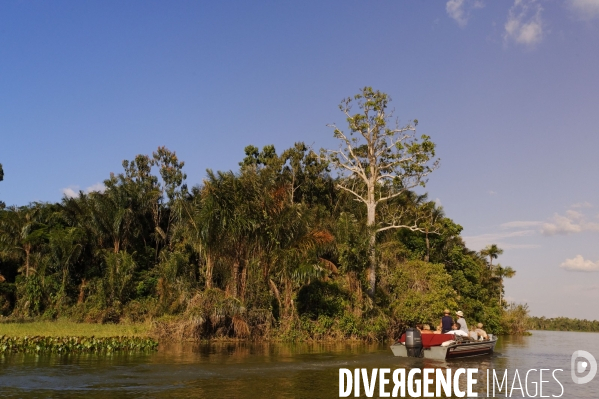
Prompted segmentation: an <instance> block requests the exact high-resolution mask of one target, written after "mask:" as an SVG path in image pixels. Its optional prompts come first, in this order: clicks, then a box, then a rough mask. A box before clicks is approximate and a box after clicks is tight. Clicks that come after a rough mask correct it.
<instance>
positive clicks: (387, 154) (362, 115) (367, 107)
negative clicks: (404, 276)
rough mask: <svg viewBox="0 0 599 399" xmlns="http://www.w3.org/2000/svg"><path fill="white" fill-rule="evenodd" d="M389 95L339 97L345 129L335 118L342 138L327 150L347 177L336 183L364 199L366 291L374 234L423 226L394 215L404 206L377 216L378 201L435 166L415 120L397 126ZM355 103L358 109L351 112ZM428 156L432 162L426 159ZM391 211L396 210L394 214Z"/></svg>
mask: <svg viewBox="0 0 599 399" xmlns="http://www.w3.org/2000/svg"><path fill="white" fill-rule="evenodd" d="M390 100H391V99H390V98H389V96H388V95H387V94H385V93H382V92H380V91H378V90H377V91H374V90H373V89H372V88H371V87H365V88H363V89H362V90H361V92H360V93H358V94H356V95H355V96H354V97H353V98H351V97H348V98H346V99H344V100H343V101H342V102H341V104H340V105H339V109H340V110H341V111H342V112H343V113H344V114H345V116H346V118H347V122H348V126H349V133H344V132H343V131H342V130H341V129H339V128H338V127H337V126H336V125H335V124H332V125H328V126H329V127H331V128H333V129H334V135H335V137H336V138H337V139H339V140H340V141H341V145H340V148H339V149H338V150H330V151H328V154H329V160H330V162H331V164H332V165H334V166H335V167H336V168H337V169H338V170H339V171H340V173H341V175H343V176H346V177H347V178H346V179H342V180H340V183H339V184H338V187H339V188H340V189H342V190H345V191H348V192H350V193H351V194H353V195H354V196H355V197H356V200H358V201H361V202H363V203H364V204H365V205H366V209H367V221H366V224H367V226H368V228H369V234H370V241H369V258H370V260H369V263H370V265H369V271H368V281H369V295H370V296H371V297H373V296H374V292H375V288H376V235H377V233H378V232H381V231H384V230H389V229H399V228H408V229H411V230H413V231H423V229H422V228H421V227H420V226H419V224H418V221H414V220H413V218H412V220H411V221H410V223H405V219H403V218H401V217H399V216H401V215H403V212H401V211H400V212H399V213H394V212H385V215H386V216H385V217H377V207H378V206H379V205H380V204H382V203H385V202H386V201H389V200H391V199H393V198H395V197H397V196H399V195H401V194H402V193H404V192H406V191H408V190H410V189H413V188H415V187H417V186H424V185H425V184H426V177H427V176H428V175H429V174H430V173H431V172H432V171H433V170H435V169H436V168H437V167H438V164H439V160H438V159H437V160H433V158H434V157H435V144H434V143H433V142H432V141H430V137H429V136H426V135H422V136H421V137H420V138H418V137H416V125H417V124H418V121H417V120H414V121H413V122H411V123H408V124H407V125H405V126H400V124H399V121H398V120H396V121H395V122H392V121H391V119H392V117H393V115H392V114H393V112H392V111H391V112H389V111H388V109H387V107H388V104H389V101H390ZM354 102H355V103H356V104H357V106H358V109H359V110H360V112H359V113H356V114H353V113H352V105H353V104H354ZM431 162H432V163H431ZM394 215H395V216H394Z"/></svg>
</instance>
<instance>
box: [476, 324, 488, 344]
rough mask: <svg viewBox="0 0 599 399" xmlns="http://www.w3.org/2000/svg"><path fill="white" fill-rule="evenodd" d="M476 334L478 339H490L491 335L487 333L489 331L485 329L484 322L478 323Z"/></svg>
mask: <svg viewBox="0 0 599 399" xmlns="http://www.w3.org/2000/svg"><path fill="white" fill-rule="evenodd" d="M476 327H477V328H476V330H474V331H476V335H477V336H478V339H485V340H487V339H489V336H488V335H487V332H486V331H485V330H483V323H478V324H477V325H476Z"/></svg>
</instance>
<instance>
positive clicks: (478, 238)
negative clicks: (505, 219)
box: [462, 230, 539, 249]
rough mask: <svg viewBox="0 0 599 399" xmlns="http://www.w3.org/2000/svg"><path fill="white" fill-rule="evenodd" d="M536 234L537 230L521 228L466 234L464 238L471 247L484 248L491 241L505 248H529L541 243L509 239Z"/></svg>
mask: <svg viewBox="0 0 599 399" xmlns="http://www.w3.org/2000/svg"><path fill="white" fill-rule="evenodd" d="M534 234H536V230H520V231H511V232H507V233H486V234H479V235H475V236H464V237H462V238H463V239H464V241H465V242H466V245H467V246H468V248H470V249H477V248H484V247H485V246H487V245H489V244H490V243H494V244H497V245H499V246H500V247H501V248H503V249H529V248H538V247H539V245H534V244H514V243H510V242H509V240H510V239H512V238H520V237H529V236H532V235H534ZM506 240H508V241H506Z"/></svg>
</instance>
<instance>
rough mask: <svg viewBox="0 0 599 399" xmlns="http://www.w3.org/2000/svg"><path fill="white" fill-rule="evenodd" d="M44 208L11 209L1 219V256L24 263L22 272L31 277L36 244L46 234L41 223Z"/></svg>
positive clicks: (35, 205) (37, 206) (36, 206)
mask: <svg viewBox="0 0 599 399" xmlns="http://www.w3.org/2000/svg"><path fill="white" fill-rule="evenodd" d="M42 211H43V206H42V205H41V204H37V203H36V204H33V205H31V206H22V207H14V206H11V207H9V208H8V209H7V210H6V211H4V212H2V217H1V218H0V256H2V257H6V258H12V259H18V260H20V261H22V262H23V264H22V267H21V268H20V269H19V271H20V272H24V274H25V277H29V274H30V273H31V271H33V270H34V269H33V266H32V254H33V251H34V249H35V246H36V244H37V243H38V242H39V240H40V239H41V238H42V237H43V236H44V235H45V233H46V226H45V225H44V224H43V223H41V220H40V219H41V214H42Z"/></svg>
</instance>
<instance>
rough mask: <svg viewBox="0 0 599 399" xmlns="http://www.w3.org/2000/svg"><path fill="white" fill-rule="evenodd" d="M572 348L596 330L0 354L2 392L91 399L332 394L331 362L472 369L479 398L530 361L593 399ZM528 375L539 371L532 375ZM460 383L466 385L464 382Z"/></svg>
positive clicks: (596, 344) (591, 343) (595, 343)
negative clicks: (416, 352)
mask: <svg viewBox="0 0 599 399" xmlns="http://www.w3.org/2000/svg"><path fill="white" fill-rule="evenodd" d="M577 349H584V350H587V351H589V352H591V353H593V354H595V356H596V357H598V358H599V335H597V334H585V333H554V332H535V333H534V335H533V336H532V337H509V338H501V339H500V341H499V342H498V344H497V347H496V354H495V355H494V356H492V357H479V358H466V359H455V360H450V361H434V360H429V359H402V358H396V357H393V356H392V353H391V351H390V350H389V348H388V346H387V345H377V344H374V345H364V344H353V343H326V344H325V343H310V344H308V343H297V344H272V343H271V344H269V343H265V344H255V343H245V342H237V343H212V344H189V343H187V344H171V345H165V346H162V347H161V348H160V350H159V351H158V352H156V353H150V354H112V355H91V354H81V355H72V354H71V355H23V354H15V355H4V356H0V394H2V397H19V398H34V397H69V398H75V397H85V398H89V399H91V398H96V397H98V398H100V397H107V396H109V397H111V398H113V399H114V398H120V397H151V398H184V397H193V398H203V397H206V398H262V397H273V398H336V397H338V396H339V387H338V381H339V368H348V369H355V368H367V369H368V370H369V375H370V373H371V370H372V369H373V368H390V369H397V368H406V369H411V368H425V367H427V368H437V369H441V370H446V369H452V370H455V369H458V368H478V369H479V373H478V375H477V378H478V384H477V391H478V392H479V397H486V384H487V370H495V372H496V373H497V374H498V375H502V374H503V371H504V370H508V374H509V380H510V384H511V382H512V379H513V374H514V373H515V370H516V369H517V370H519V373H520V377H521V379H522V382H523V383H524V374H525V373H526V371H528V370H529V369H540V368H544V369H552V370H553V369H563V370H564V371H563V372H559V373H557V374H556V375H557V376H558V378H559V380H560V381H561V382H562V384H563V385H564V389H565V392H566V394H565V395H564V397H568V398H572V397H579V398H597V397H599V376H598V377H596V378H595V380H594V381H592V382H591V383H589V384H587V385H575V384H573V383H572V381H571V379H570V356H571V354H572V352H574V351H575V350H577ZM491 375H492V374H491ZM531 377H534V379H536V380H537V381H538V379H539V375H538V374H536V375H535V374H531ZM543 379H544V380H548V379H551V375H550V374H549V375H547V376H544V378H543ZM460 388H461V389H465V380H463V381H462V384H461V385H460ZM433 389H434V388H433ZM560 390H561V389H560V387H559V386H558V385H557V384H549V385H546V388H545V389H544V391H543V394H544V395H552V394H555V395H558V394H559V393H560ZM377 391H378V388H377ZM361 393H362V395H363V397H365V396H364V392H363V390H362V392H361ZM496 396H498V397H505V396H504V395H503V394H500V395H499V394H497V395H496ZM351 397H353V395H352V396H351ZM512 397H522V394H521V391H519V390H516V391H514V395H513V396H512Z"/></svg>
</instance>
